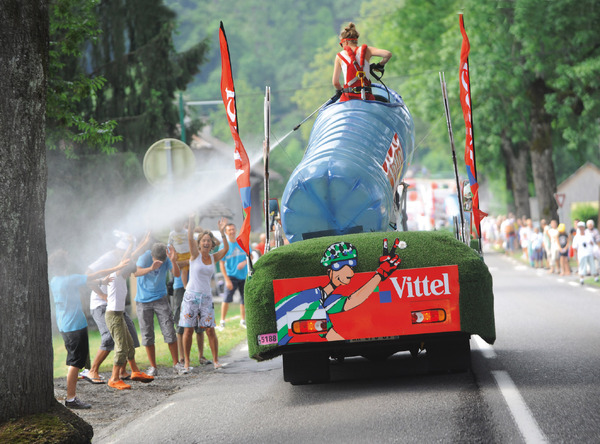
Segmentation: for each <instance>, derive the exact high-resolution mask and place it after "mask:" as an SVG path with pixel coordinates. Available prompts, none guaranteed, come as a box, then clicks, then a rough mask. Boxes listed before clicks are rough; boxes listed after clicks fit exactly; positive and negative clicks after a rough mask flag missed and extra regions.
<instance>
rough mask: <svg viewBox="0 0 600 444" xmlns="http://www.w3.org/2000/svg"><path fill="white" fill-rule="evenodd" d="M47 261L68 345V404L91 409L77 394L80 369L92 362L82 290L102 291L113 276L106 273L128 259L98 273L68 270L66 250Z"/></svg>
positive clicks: (77, 407)
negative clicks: (85, 288)
mask: <svg viewBox="0 0 600 444" xmlns="http://www.w3.org/2000/svg"><path fill="white" fill-rule="evenodd" d="M48 264H49V267H50V270H51V273H52V279H50V291H51V293H52V298H53V299H54V304H55V308H56V310H55V312H56V324H57V326H58V330H59V331H60V334H61V336H62V337H63V340H64V343H65V348H66V349H67V366H68V367H69V368H68V370H67V396H66V398H65V406H67V407H69V408H71V409H89V408H91V405H90V404H88V403H87V402H84V401H82V400H80V399H79V398H77V396H76V390H77V379H78V374H79V370H81V369H82V368H84V367H87V366H89V362H90V344H89V340H88V330H87V320H86V317H85V314H84V313H83V309H82V306H81V298H80V295H79V290H80V288H81V287H83V286H84V285H87V286H88V287H89V288H90V289H98V291H99V288H98V287H99V285H100V284H104V285H106V284H108V283H109V281H110V278H109V277H107V276H108V275H109V274H111V273H112V272H114V271H118V270H120V269H121V268H123V267H124V266H126V265H127V262H122V263H120V264H119V265H117V266H116V267H113V268H110V269H107V270H99V271H97V272H96V273H90V274H69V273H68V268H69V255H68V253H67V252H66V251H64V250H59V251H56V252H55V253H53V254H52V255H51V256H50V257H49V258H48ZM101 278H104V279H101Z"/></svg>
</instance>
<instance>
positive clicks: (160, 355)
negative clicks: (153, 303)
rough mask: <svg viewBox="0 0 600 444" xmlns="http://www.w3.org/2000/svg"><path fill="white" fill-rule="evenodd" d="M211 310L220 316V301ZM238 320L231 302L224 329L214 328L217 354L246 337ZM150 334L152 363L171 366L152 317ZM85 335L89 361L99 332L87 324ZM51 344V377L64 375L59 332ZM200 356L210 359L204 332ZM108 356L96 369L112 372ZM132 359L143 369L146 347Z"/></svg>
mask: <svg viewBox="0 0 600 444" xmlns="http://www.w3.org/2000/svg"><path fill="white" fill-rule="evenodd" d="M215 313H216V314H217V317H219V316H220V313H221V304H220V303H215ZM239 320H240V305H239V304H235V303H233V304H230V305H229V311H228V312H227V321H228V322H227V328H225V330H223V331H217V337H218V338H219V356H224V355H226V354H227V353H229V351H230V350H231V349H232V348H234V347H235V346H236V345H238V344H239V343H240V342H242V341H243V340H245V339H246V329H245V328H243V327H242V326H240V322H239ZM133 322H134V323H135V326H136V328H137V331H138V337H139V331H140V329H139V325H138V321H137V319H134V320H133ZM92 324H93V322H92ZM154 333H155V337H156V363H157V365H159V366H165V367H171V366H172V365H173V362H172V360H171V354H170V353H169V348H168V347H167V344H165V343H164V341H163V337H162V333H161V331H160V327H159V326H158V321H157V320H156V317H155V318H154ZM88 335H89V342H90V355H91V356H90V360H93V359H94V356H96V353H97V352H98V349H99V347H100V333H99V332H98V331H97V330H92V329H91V328H90V326H88ZM194 336H195V335H194ZM52 347H53V348H54V377H55V378H61V377H65V376H66V375H67V366H66V364H65V362H66V360H67V351H66V350H65V345H64V342H63V339H62V337H61V336H60V335H56V336H54V337H53V338H52ZM204 356H205V357H206V358H208V359H210V360H212V354H211V352H210V347H209V346H208V340H207V338H206V335H205V336H204ZM112 357H113V355H112V353H111V354H110V355H109V356H108V358H106V360H105V361H104V363H103V364H102V365H101V366H100V372H110V371H112V365H113V360H112ZM190 357H191V359H192V361H196V360H197V359H198V346H197V343H196V339H195V338H194V340H193V342H192V351H191V353H190ZM135 360H136V361H137V364H138V366H139V367H140V369H145V368H147V367H148V366H149V365H150V364H149V362H148V356H147V355H146V350H145V348H144V347H143V346H141V345H140V347H139V348H137V349H136V353H135Z"/></svg>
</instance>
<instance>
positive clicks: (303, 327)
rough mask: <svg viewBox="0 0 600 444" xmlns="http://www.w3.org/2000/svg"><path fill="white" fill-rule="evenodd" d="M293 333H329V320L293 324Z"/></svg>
mask: <svg viewBox="0 0 600 444" xmlns="http://www.w3.org/2000/svg"><path fill="white" fill-rule="evenodd" d="M292 331H293V332H294V333H295V334H297V335H300V334H303V333H318V332H321V331H327V319H302V320H299V321H294V322H292Z"/></svg>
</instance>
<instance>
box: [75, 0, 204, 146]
mask: <svg viewBox="0 0 600 444" xmlns="http://www.w3.org/2000/svg"><path fill="white" fill-rule="evenodd" d="M95 13H96V15H97V20H98V24H99V27H100V29H101V30H102V31H103V32H102V34H101V36H100V37H99V38H98V39H96V40H95V41H91V42H90V49H89V51H88V52H87V53H86V60H85V66H86V69H87V72H88V73H89V74H90V75H102V76H103V77H105V78H106V84H105V85H104V87H103V88H102V90H100V91H98V92H97V94H96V96H95V97H94V98H93V100H86V101H85V102H84V103H83V104H82V112H83V113H85V114H86V115H92V116H93V117H94V118H95V119H98V120H114V121H116V122H117V124H118V127H117V128H116V132H117V133H118V134H119V135H120V136H122V142H121V143H119V144H118V148H119V149H120V150H121V151H125V150H130V151H134V152H137V153H139V154H141V153H143V152H145V150H146V149H147V148H148V147H149V146H150V145H151V144H152V143H153V142H155V141H156V140H157V139H161V138H164V137H167V136H168V137H178V136H179V129H178V125H179V112H178V105H177V103H176V100H175V98H176V95H177V91H178V90H183V89H185V87H186V85H187V84H188V83H189V82H190V81H191V80H192V79H193V76H194V75H196V74H197V73H198V72H199V65H200V64H201V63H202V62H203V60H204V54H205V52H206V50H207V42H206V41H202V42H199V43H196V44H195V45H193V46H191V47H190V48H189V49H188V50H187V51H185V52H182V53H177V52H176V51H175V49H174V46H173V42H172V35H173V32H174V29H175V15H174V13H173V12H172V11H171V10H169V9H168V8H167V7H165V6H164V4H163V2H162V0H149V1H147V0H119V1H111V2H102V3H100V4H98V6H97V8H96V9H95Z"/></svg>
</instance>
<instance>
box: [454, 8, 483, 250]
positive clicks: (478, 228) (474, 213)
mask: <svg viewBox="0 0 600 444" xmlns="http://www.w3.org/2000/svg"><path fill="white" fill-rule="evenodd" d="M459 22H460V28H461V34H463V47H461V59H462V52H463V50H464V42H465V40H466V41H467V45H468V46H467V50H466V54H465V59H464V62H465V63H466V65H467V69H466V72H467V73H468V75H467V76H466V81H467V91H468V94H466V95H465V99H466V100H468V105H469V110H470V112H469V125H468V127H469V128H470V131H471V137H470V139H471V155H472V157H473V162H472V165H471V168H472V174H473V178H474V179H475V183H476V184H478V183H479V181H478V179H477V159H476V157H475V125H474V119H473V99H472V96H473V91H472V90H471V69H470V67H469V51H470V44H469V41H468V37H467V33H466V30H465V19H464V16H463V14H459ZM461 70H462V67H461ZM461 72H462V71H461ZM460 81H463V79H462V75H461V79H460ZM461 95H462V93H461ZM463 114H464V109H463ZM465 123H466V117H465ZM471 212H472V215H471V220H472V219H473V217H475V221H472V223H473V224H474V225H475V231H476V232H477V240H478V242H477V244H478V251H479V253H480V254H481V252H482V246H481V217H480V213H481V211H480V209H479V185H477V187H476V191H475V194H474V195H473V207H472V209H471ZM483 214H485V213H483ZM469 230H471V227H469Z"/></svg>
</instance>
